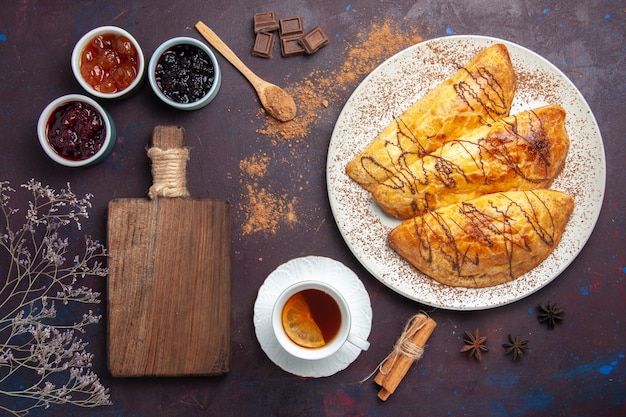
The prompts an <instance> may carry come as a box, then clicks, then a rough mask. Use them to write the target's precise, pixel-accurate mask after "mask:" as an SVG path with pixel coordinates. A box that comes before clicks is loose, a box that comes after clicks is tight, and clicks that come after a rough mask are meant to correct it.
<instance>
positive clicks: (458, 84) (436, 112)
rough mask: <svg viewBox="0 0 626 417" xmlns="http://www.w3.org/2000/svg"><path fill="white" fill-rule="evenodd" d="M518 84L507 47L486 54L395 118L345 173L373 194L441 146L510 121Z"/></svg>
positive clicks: (494, 47) (485, 50)
mask: <svg viewBox="0 0 626 417" xmlns="http://www.w3.org/2000/svg"><path fill="white" fill-rule="evenodd" d="M516 82H517V81H516V78H515V71H514V69H513V65H512V63H511V60H510V57H509V54H508V51H507V49H506V47H505V46H504V45H502V44H496V45H493V46H491V47H489V48H486V49H484V50H483V51H481V52H480V53H478V54H477V55H476V56H475V57H474V58H473V59H472V60H471V61H470V62H468V63H467V64H466V65H464V66H463V67H461V68H460V69H459V70H458V71H457V72H456V73H455V74H454V75H453V76H451V77H450V78H448V79H447V80H445V81H444V82H442V83H441V84H439V85H438V86H437V87H435V88H434V89H433V90H431V91H429V92H428V93H427V94H426V95H425V96H423V97H422V98H421V99H419V100H417V101H416V102H415V103H413V104H412V105H411V106H410V107H409V108H408V109H406V110H405V111H404V112H403V113H402V114H401V115H399V116H397V117H394V119H393V120H392V121H391V122H390V123H389V124H388V125H387V126H386V127H385V129H383V131H382V132H380V133H379V134H378V135H377V136H376V137H375V138H373V140H372V142H370V144H368V146H367V147H366V148H365V149H364V150H363V151H362V152H360V153H359V154H358V155H357V156H356V157H355V158H353V159H352V160H351V161H350V162H349V163H348V165H347V166H346V173H347V174H348V175H349V176H350V177H351V178H352V179H353V180H354V181H356V182H358V183H359V184H361V186H363V187H364V188H365V189H368V190H369V189H370V188H371V187H373V186H376V185H377V184H380V183H381V182H383V181H386V180H387V179H389V178H390V177H392V176H394V175H396V174H397V173H398V172H402V171H404V170H405V169H406V167H407V166H408V165H410V164H411V163H413V161H415V160H417V159H419V158H421V157H423V156H424V155H427V154H429V153H430V152H432V151H434V150H435V149H437V148H438V147H439V146H441V145H442V144H444V143H446V142H448V141H451V140H455V139H458V138H459V137H461V136H463V135H464V134H466V133H468V132H469V131H471V130H474V129H476V128H478V127H480V126H484V125H489V124H491V123H494V122H496V121H498V120H500V119H502V118H503V117H506V116H508V114H509V112H510V108H511V103H512V101H513V95H514V93H515V88H516Z"/></svg>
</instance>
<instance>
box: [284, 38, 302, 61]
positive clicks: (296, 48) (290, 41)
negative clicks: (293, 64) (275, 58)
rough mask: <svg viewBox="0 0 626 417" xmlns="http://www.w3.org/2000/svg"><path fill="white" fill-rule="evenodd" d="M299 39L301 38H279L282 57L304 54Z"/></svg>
mask: <svg viewBox="0 0 626 417" xmlns="http://www.w3.org/2000/svg"><path fill="white" fill-rule="evenodd" d="M300 38H301V36H288V37H286V38H280V50H281V52H282V54H283V56H284V57H290V56H296V55H304V54H306V51H305V50H304V47H303V46H302V45H300Z"/></svg>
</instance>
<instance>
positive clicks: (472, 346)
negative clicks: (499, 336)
mask: <svg viewBox="0 0 626 417" xmlns="http://www.w3.org/2000/svg"><path fill="white" fill-rule="evenodd" d="M463 343H464V344H463V346H462V347H461V350H459V352H469V356H470V358H471V357H472V356H473V357H475V358H476V359H478V360H479V361H481V360H482V359H483V356H482V352H488V351H489V348H488V347H487V336H481V335H480V332H479V331H478V329H476V330H474V333H473V334H472V333H470V332H468V331H466V332H465V338H464V339H463Z"/></svg>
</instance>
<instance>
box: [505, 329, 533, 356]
mask: <svg viewBox="0 0 626 417" xmlns="http://www.w3.org/2000/svg"><path fill="white" fill-rule="evenodd" d="M502 347H503V348H504V349H505V352H504V354H505V355H512V356H513V360H514V361H516V360H518V359H519V358H521V357H522V356H524V352H525V351H526V349H528V340H524V339H522V338H521V337H520V336H515V337H513V336H511V335H509V343H504V344H502Z"/></svg>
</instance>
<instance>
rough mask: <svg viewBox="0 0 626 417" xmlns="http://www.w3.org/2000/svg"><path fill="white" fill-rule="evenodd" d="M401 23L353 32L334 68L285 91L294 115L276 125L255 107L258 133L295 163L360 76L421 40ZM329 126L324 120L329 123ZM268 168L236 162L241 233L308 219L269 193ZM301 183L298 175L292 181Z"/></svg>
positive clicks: (289, 199) (263, 161)
mask: <svg viewBox="0 0 626 417" xmlns="http://www.w3.org/2000/svg"><path fill="white" fill-rule="evenodd" d="M402 23H403V22H398V21H395V20H393V19H386V20H382V21H379V22H374V23H373V24H371V26H370V27H368V28H366V29H364V30H362V31H361V32H360V33H358V35H357V36H356V38H355V40H353V41H349V42H348V41H347V42H345V46H344V50H343V52H342V56H343V61H342V62H340V64H339V65H338V66H336V67H329V68H325V69H316V70H314V71H311V72H310V73H309V75H308V76H307V77H305V78H304V79H303V80H302V81H300V82H297V83H295V84H292V85H290V86H287V87H286V88H284V89H285V91H286V92H287V93H289V94H290V95H291V96H292V97H293V98H294V101H295V103H296V106H297V114H296V117H295V118H294V119H292V120H290V121H287V122H281V121H279V120H276V119H274V118H272V117H267V115H266V113H265V110H263V109H260V110H259V112H258V114H257V117H258V118H259V120H263V123H264V126H263V127H262V128H259V129H258V130H257V133H258V134H260V135H264V136H268V137H270V138H271V140H272V141H275V142H274V144H275V145H276V144H281V145H282V146H284V145H286V148H283V149H286V150H287V151H288V152H291V153H292V155H291V157H293V159H294V160H295V159H296V158H297V157H298V155H299V153H301V152H302V148H303V147H304V148H305V149H308V147H309V141H310V140H312V139H311V138H308V137H307V136H308V135H309V133H310V131H311V129H312V128H313V127H315V126H316V125H317V123H318V122H320V120H322V117H331V118H334V117H335V116H334V115H333V113H332V112H331V111H332V109H334V110H335V111H339V110H340V108H341V106H343V104H344V102H345V100H347V99H348V97H349V95H350V94H351V93H352V91H353V90H354V88H356V86H357V85H358V83H360V82H361V81H362V79H363V78H365V76H367V75H368V74H369V73H370V72H371V71H372V70H374V69H375V68H376V67H377V66H378V65H380V64H381V63H382V62H383V61H385V60H386V59H388V58H389V57H391V56H392V55H394V54H395V53H397V52H399V51H401V50H403V49H405V48H407V47H409V46H411V45H414V44H416V43H418V42H421V41H422V37H421V36H420V35H419V34H418V33H417V31H416V29H415V28H414V27H411V26H410V25H406V26H409V28H408V29H406V28H404V27H403V24H402ZM404 23H405V24H406V23H407V22H404ZM333 122H334V120H329V123H333ZM325 139H330V138H325ZM285 141H288V143H287V144H285V143H284V142H285ZM270 166H271V156H268V155H253V156H251V157H248V158H246V159H244V160H242V161H241V162H240V166H239V168H240V182H241V184H242V185H243V187H242V189H243V192H244V195H242V203H241V205H240V213H241V214H242V215H243V216H245V219H244V221H243V222H242V224H243V227H242V230H241V232H242V234H244V235H247V234H252V233H257V232H264V233H270V234H275V233H276V232H277V231H279V230H280V228H281V226H288V227H292V226H293V225H295V224H297V223H298V222H299V221H300V219H301V218H302V217H305V218H306V217H307V216H304V215H303V214H302V213H297V207H298V204H297V203H298V200H297V198H296V197H293V196H289V195H287V194H286V193H280V192H275V191H273V189H272V187H271V184H269V183H268V181H267V178H264V176H265V174H266V172H267V170H268V169H270ZM302 180H303V178H302V176H300V177H295V178H294V181H302ZM305 181H306V180H305ZM302 188H303V187H297V189H302ZM311 209H312V210H314V211H315V210H318V208H311Z"/></svg>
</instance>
